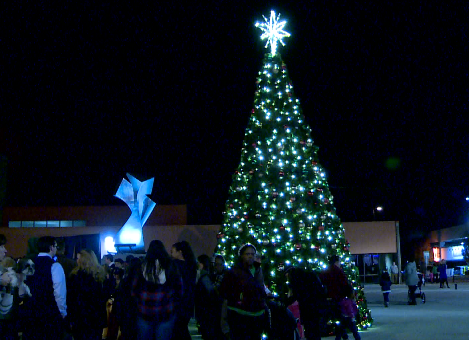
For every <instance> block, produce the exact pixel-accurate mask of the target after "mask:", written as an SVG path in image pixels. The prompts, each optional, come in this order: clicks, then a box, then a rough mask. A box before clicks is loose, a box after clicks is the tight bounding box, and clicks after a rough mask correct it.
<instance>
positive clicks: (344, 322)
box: [335, 285, 361, 340]
mask: <svg viewBox="0 0 469 340" xmlns="http://www.w3.org/2000/svg"><path fill="white" fill-rule="evenodd" d="M344 293H345V298H343V299H342V300H341V301H340V313H341V318H340V327H338V329H337V333H336V335H335V340H340V338H342V339H348V335H347V328H348V329H350V330H351V331H352V333H353V337H354V339H355V340H360V339H361V337H360V334H359V333H358V328H357V325H356V323H355V317H356V315H357V314H358V308H357V305H356V303H355V293H354V291H353V287H352V286H351V285H347V287H346V288H345V291H344Z"/></svg>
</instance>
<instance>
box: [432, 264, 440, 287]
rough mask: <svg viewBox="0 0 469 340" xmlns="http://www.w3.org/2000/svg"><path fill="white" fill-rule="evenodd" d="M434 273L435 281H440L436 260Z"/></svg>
mask: <svg viewBox="0 0 469 340" xmlns="http://www.w3.org/2000/svg"><path fill="white" fill-rule="evenodd" d="M432 273H433V281H432V283H433V282H439V276H438V265H437V264H436V262H433V267H432Z"/></svg>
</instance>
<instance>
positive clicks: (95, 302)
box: [67, 270, 107, 330]
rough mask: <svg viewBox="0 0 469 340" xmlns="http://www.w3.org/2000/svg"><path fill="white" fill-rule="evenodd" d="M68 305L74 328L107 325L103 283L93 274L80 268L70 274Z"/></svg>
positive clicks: (93, 327) (96, 327)
mask: <svg viewBox="0 0 469 340" xmlns="http://www.w3.org/2000/svg"><path fill="white" fill-rule="evenodd" d="M67 288H68V291H67V305H68V314H69V318H70V322H71V324H72V327H73V329H76V330H80V329H102V328H104V327H106V317H107V316H106V301H105V299H104V292H103V284H102V282H99V281H97V280H96V279H95V278H93V276H92V274H89V273H86V272H85V271H84V270H79V271H78V272H77V273H76V274H75V273H72V274H70V277H69V278H68V285H67Z"/></svg>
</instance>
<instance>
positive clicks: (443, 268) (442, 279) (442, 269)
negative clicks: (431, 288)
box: [438, 260, 449, 288]
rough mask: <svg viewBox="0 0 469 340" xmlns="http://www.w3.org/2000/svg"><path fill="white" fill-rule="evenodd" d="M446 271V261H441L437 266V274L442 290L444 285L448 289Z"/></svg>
mask: <svg viewBox="0 0 469 340" xmlns="http://www.w3.org/2000/svg"><path fill="white" fill-rule="evenodd" d="M446 269H447V266H446V261H445V260H441V262H440V265H439V266H438V273H439V274H440V288H444V287H445V283H446V287H448V288H449V284H448V274H446Z"/></svg>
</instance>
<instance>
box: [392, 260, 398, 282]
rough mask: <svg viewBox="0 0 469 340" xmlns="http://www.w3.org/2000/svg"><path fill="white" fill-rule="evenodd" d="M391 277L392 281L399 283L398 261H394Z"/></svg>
mask: <svg viewBox="0 0 469 340" xmlns="http://www.w3.org/2000/svg"><path fill="white" fill-rule="evenodd" d="M391 279H392V280H391V282H392V283H394V284H399V267H398V266H397V265H396V262H393V263H392V266H391Z"/></svg>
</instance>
